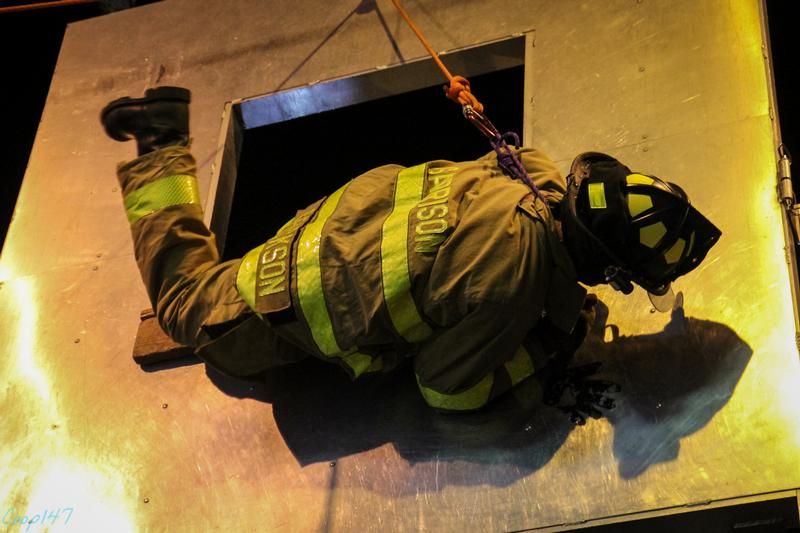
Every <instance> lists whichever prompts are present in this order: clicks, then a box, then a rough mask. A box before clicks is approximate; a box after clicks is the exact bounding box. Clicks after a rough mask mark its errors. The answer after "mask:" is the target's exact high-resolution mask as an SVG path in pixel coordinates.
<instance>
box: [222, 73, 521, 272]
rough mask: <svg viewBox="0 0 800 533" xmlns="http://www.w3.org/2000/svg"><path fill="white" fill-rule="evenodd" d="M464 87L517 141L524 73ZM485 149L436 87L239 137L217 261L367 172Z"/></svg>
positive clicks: (485, 143)
mask: <svg viewBox="0 0 800 533" xmlns="http://www.w3.org/2000/svg"><path fill="white" fill-rule="evenodd" d="M470 83H471V86H472V91H473V93H474V94H475V95H476V96H478V98H479V99H480V101H481V102H482V103H483V104H484V106H485V112H486V115H487V116H488V117H490V118H491V120H492V122H493V123H494V124H495V126H497V128H498V129H499V130H500V131H501V132H506V131H514V132H516V133H517V134H518V135H520V136H521V135H522V112H523V85H524V67H523V66H519V67H514V68H510V69H505V70H500V71H496V72H492V73H489V74H484V75H482V76H474V77H473V78H472V79H471V80H470ZM490 150H491V147H490V146H489V143H488V141H487V140H486V138H485V137H483V136H482V135H481V134H480V133H479V132H478V130H477V129H475V128H474V126H472V125H471V124H469V123H468V122H467V121H466V120H465V119H464V118H463V117H462V115H461V108H460V106H458V105H456V104H455V103H453V102H451V101H449V100H447V99H446V98H445V97H444V95H443V93H442V88H441V85H437V86H434V87H428V88H425V89H420V90H417V91H413V92H409V93H403V94H399V95H396V96H390V97H386V98H382V99H379V100H374V101H371V102H365V103H362V104H357V105H353V106H349V107H345V108H340V109H335V110H333V111H327V112H324V113H318V114H315V115H309V116H305V117H301V118H298V119H295V120H291V121H287V122H281V123H277V124H271V125H268V126H262V127H260V128H253V129H250V130H246V131H245V132H244V140H243V142H242V152H241V157H240V159H239V167H238V174H237V179H236V188H235V191H234V196H233V205H232V208H231V215H230V220H229V225H228V234H227V239H226V243H225V251H224V258H225V259H232V258H236V257H240V256H242V255H244V254H245V253H247V251H249V250H250V249H252V248H254V247H256V246H258V245H259V244H261V243H263V242H264V241H265V240H266V239H267V238H269V237H271V236H272V235H273V234H274V233H275V231H276V230H277V229H279V228H280V227H281V226H282V225H283V224H284V223H285V222H286V221H288V220H289V219H290V218H291V217H292V216H294V213H295V211H296V210H297V209H301V208H303V207H305V206H307V205H309V204H311V203H312V202H314V201H316V200H318V199H319V198H321V197H323V196H324V195H326V194H329V193H331V192H333V191H335V190H336V189H337V188H338V187H339V186H340V185H342V184H343V183H345V182H347V181H348V180H349V179H351V178H354V177H355V176H357V175H359V174H361V173H363V172H365V171H367V170H369V169H371V168H374V167H378V166H381V165H385V164H389V163H397V164H400V165H404V166H411V165H415V164H418V163H422V162H425V161H431V160H434V159H449V160H452V161H464V160H469V159H475V158H477V157H480V156H482V155H484V154H486V153H487V152H489V151H490Z"/></svg>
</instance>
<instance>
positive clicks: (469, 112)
mask: <svg viewBox="0 0 800 533" xmlns="http://www.w3.org/2000/svg"><path fill="white" fill-rule="evenodd" d="M461 112H462V113H463V114H464V118H466V119H467V120H469V121H470V122H471V123H472V125H473V126H475V127H476V128H478V130H479V131H480V132H481V133H483V134H484V135H485V136H486V137H487V138H489V139H491V140H493V141H494V140H497V139H498V138H499V137H500V132H499V131H498V130H497V128H496V127H495V126H494V124H492V121H491V120H489V118H488V117H487V116H486V115H484V114H482V113H480V112H479V111H478V110H476V109H475V108H474V107H472V106H471V105H469V104H464V105H463V106H461Z"/></svg>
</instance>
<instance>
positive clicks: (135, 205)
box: [124, 174, 200, 224]
mask: <svg viewBox="0 0 800 533" xmlns="http://www.w3.org/2000/svg"><path fill="white" fill-rule="evenodd" d="M124 204H125V212H126V213H127V214H128V222H130V223H131V224H133V223H134V222H136V221H137V220H139V219H140V218H142V217H145V216H147V215H149V214H151V213H155V212H156V211H158V210H160V209H164V208H165V207H169V206H171V205H181V204H198V205H199V204H200V192H199V191H198V189H197V179H195V177H194V176H189V175H188V174H176V175H174V176H167V177H166V178H160V179H158V180H156V181H153V182H150V183H148V184H146V185H143V186H141V187H139V188H138V189H136V190H135V191H132V192H130V193H128V194H127V195H126V196H125V200H124Z"/></svg>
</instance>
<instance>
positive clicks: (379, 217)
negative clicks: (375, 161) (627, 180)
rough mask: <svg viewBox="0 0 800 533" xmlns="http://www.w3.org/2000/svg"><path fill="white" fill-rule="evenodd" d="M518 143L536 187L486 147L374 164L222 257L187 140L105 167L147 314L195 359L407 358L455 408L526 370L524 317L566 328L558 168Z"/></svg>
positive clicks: (346, 363)
mask: <svg viewBox="0 0 800 533" xmlns="http://www.w3.org/2000/svg"><path fill="white" fill-rule="evenodd" d="M519 155H520V157H521V159H522V162H523V164H524V165H525V167H526V169H527V171H528V172H529V174H530V176H531V178H532V179H533V180H534V182H535V183H536V185H537V186H538V187H539V189H540V190H541V191H542V193H543V196H544V197H545V198H546V200H547V201H543V200H542V199H540V198H536V197H535V196H534V195H532V194H531V191H530V190H529V189H528V188H527V187H526V186H525V185H524V184H522V183H520V182H518V181H515V180H512V179H510V178H508V177H507V176H505V175H503V173H502V172H501V170H500V169H499V168H498V165H497V159H496V156H495V154H494V153H491V154H489V155H487V156H485V157H483V158H481V159H478V160H476V161H467V162H459V163H454V162H450V161H432V162H429V163H425V164H421V165H418V166H414V167H410V168H404V167H401V166H398V165H387V166H383V167H380V168H376V169H374V170H371V171H369V172H366V173H364V174H362V175H361V176H358V177H356V178H355V179H353V180H351V181H350V182H349V183H347V184H345V185H343V186H342V187H341V188H339V189H338V190H336V191H333V192H331V194H330V195H329V196H327V197H325V198H323V199H322V200H320V201H318V202H316V203H315V204H313V205H311V206H309V207H308V208H306V209H303V210H301V211H299V212H298V213H297V215H296V216H295V217H294V218H293V219H292V220H290V221H288V222H287V223H286V225H285V226H284V227H283V228H281V229H280V230H279V231H278V232H277V233H276V235H274V236H273V237H271V238H270V239H269V240H267V241H266V243H265V244H263V245H260V246H258V247H256V248H255V249H253V250H252V251H251V252H249V253H248V254H246V255H245V257H243V258H241V259H236V260H232V261H228V262H224V263H220V262H219V255H218V252H217V248H216V245H215V241H214V236H213V234H211V232H210V231H209V230H208V229H207V227H206V226H205V224H204V223H203V215H202V209H201V204H200V197H199V194H198V190H197V183H196V179H195V172H196V167H195V162H194V159H193V158H192V156H191V154H190V152H189V149H188V148H187V147H183V146H175V147H169V148H166V149H162V150H158V151H156V152H152V153H150V154H146V155H144V156H142V157H140V158H138V159H135V160H133V161H131V162H129V163H126V164H122V165H120V167H119V169H118V176H119V179H120V183H121V185H122V189H123V191H122V192H123V196H124V202H125V208H126V212H127V214H128V220H129V221H130V223H131V230H132V233H133V240H134V247H135V252H136V259H137V262H138V265H139V268H140V270H141V274H142V277H143V279H144V282H145V285H146V287H147V291H148V294H149V296H150V299H151V301H152V303H153V306H154V309H155V310H156V314H157V316H158V318H159V321H160V323H161V325H162V327H163V328H164V330H165V331H166V332H167V333H168V334H169V335H170V336H171V337H173V338H174V339H175V340H177V341H179V342H182V343H185V344H188V345H190V346H193V347H195V349H196V352H197V354H198V355H199V356H200V357H201V358H202V359H203V360H205V361H206V363H208V364H210V365H212V366H213V367H215V368H217V369H219V370H221V371H223V372H225V373H228V374H231V375H234V376H250V375H253V374H257V373H259V372H261V371H263V370H265V369H267V368H270V367H273V366H276V365H279V364H284V363H289V362H293V361H298V360H300V359H302V358H304V357H307V356H308V355H313V356H316V357H319V358H321V359H324V360H327V361H330V362H333V363H336V364H338V365H339V366H340V367H342V368H343V369H344V370H345V371H346V372H348V373H349V374H350V375H351V376H352V377H353V378H357V377H358V376H360V375H361V374H363V373H365V372H374V371H388V370H391V369H392V368H394V367H396V366H397V365H398V364H399V363H400V362H402V361H404V360H407V358H413V365H414V370H415V372H416V375H417V381H418V383H419V388H420V391H421V393H422V395H423V396H424V398H425V400H426V401H427V402H428V403H429V404H430V405H432V406H434V407H438V408H441V409H448V410H469V409H475V408H478V407H481V406H482V405H484V404H485V403H486V402H488V401H489V400H490V399H491V398H493V397H495V396H497V395H498V394H500V393H502V392H504V391H506V390H508V389H510V388H511V387H512V386H513V385H515V384H516V383H518V382H520V381H522V380H523V379H525V378H527V377H528V376H530V375H531V374H533V372H534V370H535V369H536V367H537V366H539V365H541V364H543V362H544V361H545V360H546V358H547V356H548V354H547V353H545V351H544V350H543V348H542V343H541V342H540V341H541V339H537V338H536V334H535V332H536V331H538V329H534V328H535V326H536V325H537V323H538V322H539V321H541V320H543V317H545V318H544V320H547V321H548V322H549V324H548V325H549V326H554V327H555V328H557V329H559V330H561V331H562V332H564V333H565V334H566V333H569V332H570V331H571V330H572V328H573V327H574V325H575V322H576V320H577V318H578V315H579V312H580V309H581V305H582V303H583V299H584V296H585V290H584V289H583V288H582V287H581V286H580V285H579V284H578V283H577V282H576V281H575V272H574V267H573V265H572V263H571V261H570V259H569V256H568V255H567V252H566V250H565V248H564V247H563V245H562V243H561V241H560V239H559V236H558V232H557V230H556V227H555V224H554V219H553V216H552V214H551V211H550V209H549V207H548V204H549V203H553V204H554V203H556V202H558V201H559V200H560V199H561V197H562V195H563V194H564V190H565V184H564V180H563V178H562V177H561V176H560V175H559V173H558V171H557V169H556V167H555V165H554V164H553V163H552V162H551V161H550V160H549V159H548V158H547V157H545V156H544V155H543V154H542V153H541V152H539V151H537V150H534V149H521V150H520V151H519ZM531 332H534V333H531Z"/></svg>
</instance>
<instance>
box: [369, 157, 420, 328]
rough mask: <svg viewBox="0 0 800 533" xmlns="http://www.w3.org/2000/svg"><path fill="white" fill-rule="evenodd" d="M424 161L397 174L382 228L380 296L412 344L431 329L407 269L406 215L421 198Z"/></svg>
mask: <svg viewBox="0 0 800 533" xmlns="http://www.w3.org/2000/svg"><path fill="white" fill-rule="evenodd" d="M426 167H427V164H422V165H417V166H415V167H411V168H406V169H404V170H402V171H401V172H400V173H399V174H398V175H397V183H396V184H395V192H394V207H393V209H392V212H391V213H390V214H389V216H388V217H387V219H386V220H385V221H384V223H383V228H382V231H381V274H382V276H383V297H384V301H385V302H386V307H387V309H388V310H389V316H390V317H391V319H392V324H394V328H395V329H396V330H397V332H398V333H399V334H400V336H402V337H403V338H404V339H405V340H407V341H408V342H411V343H417V342H422V341H423V340H425V339H426V338H428V337H429V336H430V335H431V333H432V331H431V328H430V327H429V326H428V325H427V324H426V323H425V322H423V320H422V317H420V316H419V312H418V311H417V306H416V304H415V303H414V298H413V297H412V296H411V274H410V272H409V268H408V216H409V213H410V212H411V209H412V208H413V207H414V206H415V205H417V203H418V202H419V201H420V200H421V199H422V191H423V188H424V186H425V169H426Z"/></svg>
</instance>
